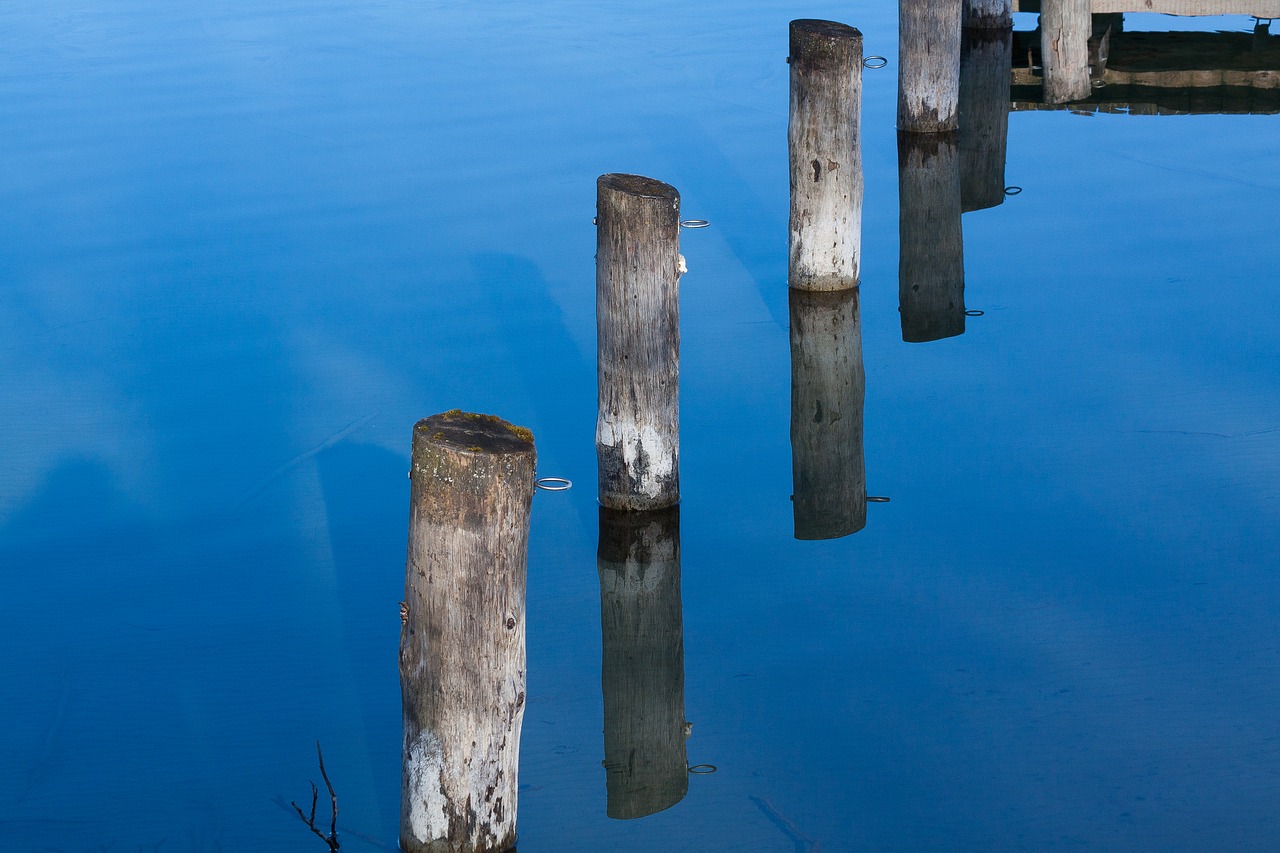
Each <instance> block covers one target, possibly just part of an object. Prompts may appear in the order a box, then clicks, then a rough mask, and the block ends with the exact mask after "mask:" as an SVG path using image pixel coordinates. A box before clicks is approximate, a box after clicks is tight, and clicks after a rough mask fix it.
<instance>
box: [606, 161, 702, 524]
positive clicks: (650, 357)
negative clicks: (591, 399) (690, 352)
mask: <svg viewBox="0 0 1280 853" xmlns="http://www.w3.org/2000/svg"><path fill="white" fill-rule="evenodd" d="M683 260H684V259H683V257H682V256H681V255H680V194H679V193H678V192H676V190H675V188H674V187H672V186H671V185H670V184H665V183H663V182H661V181H656V180H654V179H652V178H645V177H641V176H639V175H617V174H610V175H601V176H600V178H599V179H598V180H597V181H596V347H597V349H596V354H597V362H596V376H597V383H598V396H597V404H598V409H597V418H596V458H597V462H598V467H599V477H600V503H601V504H602V505H604V506H606V507H609V508H610V509H623V510H651V509H662V508H664V507H669V506H674V505H675V504H676V503H678V502H679V500H680V394H679V378H680V307H679V298H678V297H679V280H680V275H681V273H682V272H683Z"/></svg>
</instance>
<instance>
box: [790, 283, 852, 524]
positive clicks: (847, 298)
mask: <svg viewBox="0 0 1280 853" xmlns="http://www.w3.org/2000/svg"><path fill="white" fill-rule="evenodd" d="M858 295H859V290H858V289H857V288H851V289H849V290H840V291H834V292H811V291H804V290H796V289H794V288H792V289H791V290H790V291H789V297H788V300H789V303H790V309H791V478H792V500H793V502H794V504H793V512H794V514H795V537H796V538H797V539H835V538H837V537H840V536H848V535H849V534H850V533H856V532H857V531H859V530H861V529H862V528H863V527H865V526H866V524H867V473H866V464H865V460H864V457H863V447H862V404H863V397H864V394H865V389H866V377H865V373H864V371H863V366H862V320H861V316H860V312H859V306H858Z"/></svg>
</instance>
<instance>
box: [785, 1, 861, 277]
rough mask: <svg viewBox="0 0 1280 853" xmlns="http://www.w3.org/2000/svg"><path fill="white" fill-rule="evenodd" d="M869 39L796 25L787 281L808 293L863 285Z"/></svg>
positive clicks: (827, 26)
mask: <svg viewBox="0 0 1280 853" xmlns="http://www.w3.org/2000/svg"><path fill="white" fill-rule="evenodd" d="M861 112H862V33H860V32H858V31H857V30H855V29H854V28H853V27H849V26H846V25H844V24H838V23H835V22H833V21H815V20H798V21H792V22H791V112H790V120H789V121H788V124H787V150H788V152H789V157H790V164H791V228H790V244H789V246H790V265H789V268H788V269H789V275H788V280H789V283H790V285H791V287H795V288H800V289H802V290H845V289H847V288H850V287H856V286H857V284H858V275H859V273H858V265H859V263H860V261H861V255H862V195H863V179H862V143H861V140H860V137H859V122H860V115H861Z"/></svg>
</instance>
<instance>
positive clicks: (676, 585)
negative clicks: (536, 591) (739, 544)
mask: <svg viewBox="0 0 1280 853" xmlns="http://www.w3.org/2000/svg"><path fill="white" fill-rule="evenodd" d="M596 565H597V567H598V569H599V572H600V633H601V644H602V646H601V648H602V660H601V667H600V669H601V671H600V683H601V689H602V691H603V693H604V769H605V785H606V791H607V795H608V799H607V804H606V812H607V814H608V816H609V817H611V818H616V819H620V820H629V819H632V818H638V817H644V816H645V815H650V814H653V813H655V812H660V811H662V810H663V809H668V808H671V806H674V805H675V804H676V803H678V802H680V800H682V799H683V798H684V795H685V793H686V792H687V791H688V789H689V774H688V764H687V758H686V752H685V738H686V730H685V719H684V624H683V615H682V614H683V609H682V605H681V601H680V509H679V507H671V508H669V509H665V510H656V511H652V512H622V511H618V510H611V509H607V508H605V507H601V508H600V547H599V551H598V554H597V561H596Z"/></svg>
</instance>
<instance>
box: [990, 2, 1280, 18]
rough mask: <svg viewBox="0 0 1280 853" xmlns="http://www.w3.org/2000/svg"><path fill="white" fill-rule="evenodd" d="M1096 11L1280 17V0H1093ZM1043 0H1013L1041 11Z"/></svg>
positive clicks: (1017, 5) (1019, 9) (1019, 8)
mask: <svg viewBox="0 0 1280 853" xmlns="http://www.w3.org/2000/svg"><path fill="white" fill-rule="evenodd" d="M1090 6H1091V9H1092V11H1093V13H1094V14H1095V15H1102V14H1110V13H1112V12H1154V13H1156V14H1160V15H1192V16H1194V15H1253V16H1254V17H1255V18H1280V0H1093V2H1092V3H1091V4H1090ZM1040 7H1041V2H1040V0H1013V11H1015V12H1039V11H1040Z"/></svg>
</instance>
